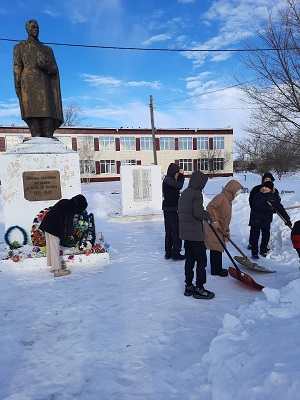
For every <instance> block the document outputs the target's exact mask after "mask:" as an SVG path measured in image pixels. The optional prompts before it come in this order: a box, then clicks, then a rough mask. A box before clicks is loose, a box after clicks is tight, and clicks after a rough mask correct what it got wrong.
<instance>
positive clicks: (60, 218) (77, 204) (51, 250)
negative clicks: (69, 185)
mask: <svg viewBox="0 0 300 400" xmlns="http://www.w3.org/2000/svg"><path fill="white" fill-rule="evenodd" d="M87 205H88V204H87V201H86V198H85V197H84V196H83V195H82V194H78V195H77V196H74V197H72V198H71V199H70V200H67V199H61V200H59V201H58V202H57V203H56V204H54V206H53V207H51V208H50V211H48V212H47V214H46V215H45V217H44V219H43V220H42V222H41V224H40V226H39V229H40V230H42V231H44V232H45V236H46V248H47V265H48V266H51V271H52V272H53V273H54V276H55V277H58V276H65V275H69V274H70V273H71V271H69V270H67V269H63V267H62V265H61V259H60V245H59V244H60V239H62V238H63V237H64V234H65V230H66V232H67V235H69V236H70V237H71V238H72V235H73V219H74V215H75V214H80V213H82V212H83V211H84V210H85V209H86V208H87Z"/></svg>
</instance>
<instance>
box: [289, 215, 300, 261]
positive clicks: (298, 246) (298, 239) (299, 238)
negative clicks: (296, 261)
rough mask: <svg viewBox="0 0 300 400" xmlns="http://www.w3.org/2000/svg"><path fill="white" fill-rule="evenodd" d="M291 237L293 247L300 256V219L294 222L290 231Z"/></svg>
mask: <svg viewBox="0 0 300 400" xmlns="http://www.w3.org/2000/svg"><path fill="white" fill-rule="evenodd" d="M291 239H292V243H293V247H294V249H295V250H296V251H297V253H298V256H299V258H300V221H296V222H295V223H294V226H293V229H292V232H291Z"/></svg>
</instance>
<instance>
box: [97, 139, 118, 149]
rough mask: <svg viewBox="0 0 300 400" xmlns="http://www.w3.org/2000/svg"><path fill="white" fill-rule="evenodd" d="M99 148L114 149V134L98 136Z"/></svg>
mask: <svg viewBox="0 0 300 400" xmlns="http://www.w3.org/2000/svg"><path fill="white" fill-rule="evenodd" d="M99 150H104V151H110V150H111V151H114V150H116V141H115V137H114V136H99Z"/></svg>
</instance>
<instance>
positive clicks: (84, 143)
mask: <svg viewBox="0 0 300 400" xmlns="http://www.w3.org/2000/svg"><path fill="white" fill-rule="evenodd" d="M77 152H78V154H79V160H80V175H81V178H82V181H83V182H84V181H86V183H89V182H90V180H91V175H92V174H94V173H95V172H96V171H95V161H94V154H95V151H94V140H93V137H92V136H82V137H81V138H80V140H79V141H78V146H77Z"/></svg>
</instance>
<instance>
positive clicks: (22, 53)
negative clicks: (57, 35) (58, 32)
mask: <svg viewBox="0 0 300 400" xmlns="http://www.w3.org/2000/svg"><path fill="white" fill-rule="evenodd" d="M26 30H27V33H28V38H27V39H26V40H22V41H21V42H20V43H19V44H17V45H16V46H15V47H14V78H15V89H16V93H17V96H18V98H19V102H20V109H21V116H22V119H23V120H24V121H25V122H26V124H27V125H28V127H29V129H30V132H31V136H33V137H37V136H39V137H47V138H53V133H54V131H55V130H56V129H57V128H59V127H60V126H61V124H62V123H63V112H62V102H61V93H60V82H59V73H58V67H57V64H56V60H55V57H54V53H53V51H52V49H51V47H48V46H45V45H44V44H43V43H41V42H40V41H39V39H38V36H39V25H38V23H37V21H36V20H34V19H32V20H29V21H27V22H26Z"/></svg>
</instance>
